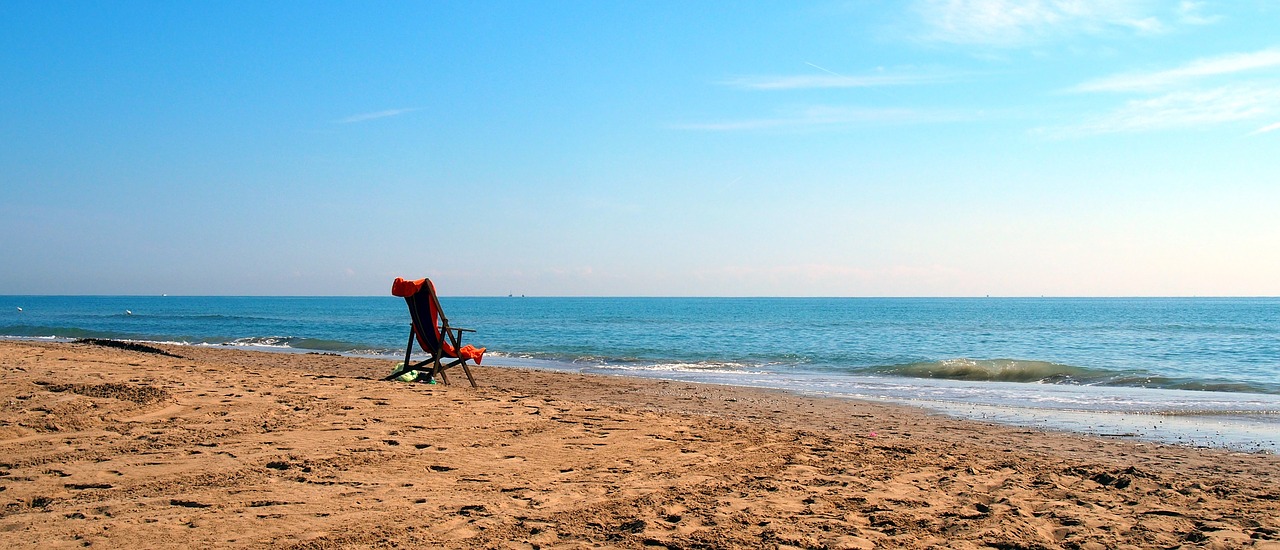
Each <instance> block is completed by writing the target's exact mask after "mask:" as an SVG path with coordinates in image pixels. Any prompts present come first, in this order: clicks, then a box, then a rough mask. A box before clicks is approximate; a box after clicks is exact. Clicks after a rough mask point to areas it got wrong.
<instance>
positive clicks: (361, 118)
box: [336, 109, 418, 124]
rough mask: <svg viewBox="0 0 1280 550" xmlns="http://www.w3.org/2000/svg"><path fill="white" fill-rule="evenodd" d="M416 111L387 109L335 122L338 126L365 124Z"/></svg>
mask: <svg viewBox="0 0 1280 550" xmlns="http://www.w3.org/2000/svg"><path fill="white" fill-rule="evenodd" d="M417 110H418V109H387V110H385V111H377V112H374V113H363V114H359V115H352V116H349V117H347V118H344V119H340V120H337V121H336V122H338V123H339V124H351V123H354V122H365V121H368V120H377V119H379V118H387V117H393V116H400V115H403V114H405V113H412V112H414V111H417Z"/></svg>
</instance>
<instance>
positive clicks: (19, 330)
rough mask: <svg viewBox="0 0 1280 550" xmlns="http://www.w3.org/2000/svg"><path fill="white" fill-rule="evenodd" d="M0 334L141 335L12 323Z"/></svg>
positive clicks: (119, 337)
mask: <svg viewBox="0 0 1280 550" xmlns="http://www.w3.org/2000/svg"><path fill="white" fill-rule="evenodd" d="M0 335H3V336H9V337H17V338H68V339H75V338H109V339H113V340H133V339H138V338H139V337H140V335H138V334H131V333H124V332H116V331H110V330H89V329H83V328H77V327H46V326H33V325H12V326H7V327H0Z"/></svg>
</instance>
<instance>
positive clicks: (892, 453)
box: [0, 341, 1280, 549]
mask: <svg viewBox="0 0 1280 550" xmlns="http://www.w3.org/2000/svg"><path fill="white" fill-rule="evenodd" d="M157 347H159V348H162V349H164V350H165V351H168V352H170V353H172V354H175V355H178V356H180V357H170V356H165V355H160V354H156V353H148V352H144V351H130V350H120V349H114V348H108V347H102V346H96V345H89V344H70V343H35V342H15V341H0V375H2V376H3V382H2V383H0V506H2V508H0V547H4V548H35V547H39V548H51V547H75V548H79V547H106V548H112V547H143V548H190V547H209V546H219V547H261V548H365V547H424V548H436V547H440V548H595V547H618V548H664V547H665V548H897V547H905V548H929V547H939V548H1001V549H1014V548H1028V549H1030V548H1099V549H1100V548H1178V547H1188V548H1200V547H1207V548H1273V549H1280V519H1278V518H1280V457H1277V456H1275V455H1268V454H1246V453H1239V452H1231V451H1224V450H1211V449H1195V448H1188V447H1178V446H1166V445H1157V444H1149V443H1148V444H1144V443H1140V442H1134V441H1129V440H1125V439H1109V438H1099V437H1085V436H1079V435H1072V434H1060V433H1047V432H1040V431H1034V430H1028V429H1024V428H1013V427H1007V426H999V425H990V424H984V423H980V422H975V421H966V420H956V419H951V418H946V417H941V416H935V415H930V414H927V413H925V412H922V411H918V410H915V409H911V408H906V407H897V406H889V405H883V404H878V403H868V402H859V401H846V400H835V399H815V398H810V397H802V396H794V395H790V394H786V393H783V392H772V391H763V390H755V389H743V388H732V387H721V386H708V385H698V384H686V383H677V382H662V381H654V380H642V379H630V378H619V377H602V376H586V375H575V374H565V373H553V372H542V371H530V370H523V369H512V368H475V369H474V372H475V374H476V378H477V380H478V381H479V383H480V384H481V387H480V388H471V387H468V386H467V385H466V384H465V378H464V377H462V376H461V373H460V372H458V373H457V374H455V375H454V376H453V381H454V382H455V384H456V385H453V386H444V385H427V384H416V383H415V384H408V383H395V382H383V381H381V380H379V379H378V378H379V377H380V375H382V374H383V373H386V372H389V370H390V368H391V362H390V361H385V360H375V359H360V358H349V357H338V356H330V355H314V354H269V353H258V352H248V351H239V350H231V349H210V348H198V347H183V346H157ZM459 382H462V383H459Z"/></svg>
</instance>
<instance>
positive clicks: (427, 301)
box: [385, 277, 485, 388]
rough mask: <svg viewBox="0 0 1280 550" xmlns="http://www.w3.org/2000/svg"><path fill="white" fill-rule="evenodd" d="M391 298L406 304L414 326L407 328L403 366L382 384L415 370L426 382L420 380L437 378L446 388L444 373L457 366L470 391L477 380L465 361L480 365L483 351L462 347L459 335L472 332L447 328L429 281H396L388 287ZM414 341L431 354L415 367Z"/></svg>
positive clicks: (397, 279)
mask: <svg viewBox="0 0 1280 550" xmlns="http://www.w3.org/2000/svg"><path fill="white" fill-rule="evenodd" d="M391 294H392V295H394V296H400V297H402V298H404V301H405V302H406V303H408V304H409V316H410V317H411V318H412V319H413V322H412V324H410V325H409V345H408V346H406V347H405V349H404V366H402V367H400V368H398V369H396V370H395V372H392V373H391V376H388V377H386V378H385V380H394V379H396V378H398V377H399V376H400V375H402V374H404V373H407V372H409V371H414V370H416V371H420V372H421V371H425V372H426V373H427V376H426V377H425V378H421V377H420V379H421V380H426V381H431V380H435V378H436V377H437V376H439V377H440V379H441V380H442V381H443V382H444V383H445V384H448V383H449V375H448V374H446V373H445V371H447V370H448V369H451V368H453V367H459V366H460V367H462V372H465V373H466V374H467V380H469V381H471V387H473V388H474V387H476V379H475V377H473V376H472V375H471V369H470V368H469V367H467V361H475V363H476V364H477V365H479V364H480V360H481V359H483V357H484V352H485V348H476V347H475V346H472V345H470V344H467V345H465V346H463V345H462V333H464V332H475V331H474V330H471V329H466V328H458V327H451V326H449V319H448V318H446V317H445V316H444V310H442V309H440V300H439V299H438V298H436V287H435V285H433V284H431V279H418V280H416V281H406V280H404V279H401V278H399V277H396V280H395V282H393V283H391ZM415 339H416V340H417V341H418V346H420V347H421V348H422V351H425V352H427V353H428V354H430V357H428V358H427V359H425V360H422V361H419V362H417V363H413V362H410V360H409V355H410V354H411V353H412V352H413V341H414V340H415ZM427 365H430V370H427V369H425V368H423V367H426V366H427Z"/></svg>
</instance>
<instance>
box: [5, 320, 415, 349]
mask: <svg viewBox="0 0 1280 550" xmlns="http://www.w3.org/2000/svg"><path fill="white" fill-rule="evenodd" d="M0 337H6V338H22V339H26V338H31V339H42V340H43V339H54V340H78V339H83V338H98V339H107V340H123V341H130V342H148V343H153V344H172V345H188V346H189V345H203V346H236V347H251V348H265V349H280V350H305V351H326V352H336V353H350V354H358V355H389V354H393V353H395V352H396V350H393V349H389V348H379V347H376V346H370V345H369V344H362V343H357V342H346V341H342V340H326V339H323V338H308V337H297V336H253V337H245V338H229V337H219V336H210V337H183V336H172V335H168V336H154V335H146V334H138V333H130V332H118V331H110V330H89V329H82V328H75V327H49V326H31V325H13V326H7V327H0Z"/></svg>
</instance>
